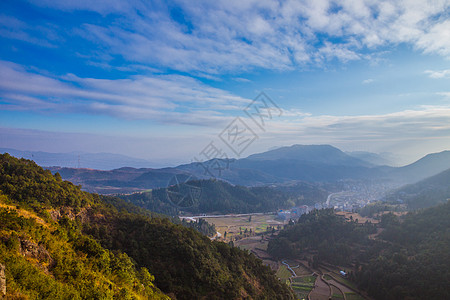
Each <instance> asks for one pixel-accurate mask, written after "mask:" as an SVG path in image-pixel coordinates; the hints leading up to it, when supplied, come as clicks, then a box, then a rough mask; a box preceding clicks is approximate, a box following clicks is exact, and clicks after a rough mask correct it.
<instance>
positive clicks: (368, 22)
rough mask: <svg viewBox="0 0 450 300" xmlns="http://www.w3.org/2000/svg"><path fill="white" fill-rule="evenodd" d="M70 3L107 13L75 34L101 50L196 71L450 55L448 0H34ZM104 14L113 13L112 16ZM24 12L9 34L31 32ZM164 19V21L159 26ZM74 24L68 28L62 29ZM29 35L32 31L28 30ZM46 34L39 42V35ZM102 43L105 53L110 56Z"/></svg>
mask: <svg viewBox="0 0 450 300" xmlns="http://www.w3.org/2000/svg"><path fill="white" fill-rule="evenodd" d="M31 2H32V3H34V4H35V5H39V6H45V7H53V8H54V9H58V10H62V11H94V12H97V13H99V14H101V15H103V16H106V15H108V20H111V21H104V22H95V23H94V22H85V23H82V24H79V26H77V27H76V29H73V30H74V31H75V33H77V34H78V35H79V36H81V37H82V38H84V39H85V40H87V41H92V42H93V43H95V44H100V45H101V47H100V48H98V47H97V48H98V49H97V50H96V52H95V53H93V52H92V53H89V52H88V51H87V52H86V53H84V54H85V55H91V56H95V57H96V59H102V58H103V59H111V57H110V56H111V55H112V56H121V57H123V58H125V59H126V60H128V61H132V62H137V63H140V64H147V65H151V66H154V67H163V68H170V69H173V70H178V71H183V72H197V73H198V74H218V73H223V72H242V71H245V70H249V69H252V68H265V69H275V70H289V69H295V68H298V67H299V66H302V65H305V64H319V65H321V64H322V63H323V62H324V61H329V60H332V59H337V60H340V61H344V62H345V61H351V60H359V59H370V57H372V55H371V54H374V53H377V52H379V51H383V47H384V46H390V45H398V44H400V43H406V44H409V45H412V46H413V47H414V48H416V49H417V50H419V51H423V52H426V53H435V54H438V55H442V56H445V57H450V38H449V34H450V21H449V20H447V19H446V18H447V17H448V14H447V13H446V12H448V10H449V8H450V1H448V0H442V1H432V2H429V1H420V0H408V1H395V2H391V1H371V0H366V1H353V0H345V1H332V0H324V1H316V0H310V1H275V0H272V1H270V0H269V1H200V2H197V3H196V5H192V2H191V1H183V0H180V1H175V3H173V4H171V5H165V4H163V3H158V2H146V1H145V2H144V1H142V2H141V1H136V2H132V4H130V3H131V2H130V3H129V2H124V1H95V4H93V3H92V2H91V1H84V0H83V1H47V0H45V1H31ZM105 20H106V19H105ZM20 22H21V21H20V20H18V21H17V22H15V23H16V25H15V26H14V27H15V29H14V33H13V31H12V30H10V31H9V33H8V32H7V33H4V34H7V35H8V36H9V37H10V38H18V39H27V38H28V39H29V37H30V36H31V35H30V33H29V32H30V30H31V29H30V28H28V27H26V26H24V25H23V24H21V23H20ZM156 28H157V30H155V29H156ZM65 31H66V28H60V29H59V34H60V35H62V36H64V33H65ZM29 42H33V40H30V39H29ZM34 42H36V43H37V42H38V41H34ZM98 51H101V52H103V54H102V55H103V56H102V55H100V54H99V52H98Z"/></svg>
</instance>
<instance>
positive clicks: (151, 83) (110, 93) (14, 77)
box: [0, 62, 251, 126]
mask: <svg viewBox="0 0 450 300" xmlns="http://www.w3.org/2000/svg"><path fill="white" fill-rule="evenodd" d="M0 96H1V102H0V107H1V108H2V109H10V110H30V111H34V112H39V111H49V110H50V111H55V112H78V113H88V114H89V113H91V114H106V115H112V116H116V117H119V118H125V119H126V118H129V119H147V120H155V121H159V122H163V123H178V124H194V125H201V126H210V125H211V124H214V125H217V124H218V123H219V124H221V123H223V122H225V121H226V120H228V119H229V118H230V115H227V114H225V113H224V112H226V111H231V112H234V111H236V110H240V109H242V108H243V107H245V106H246V105H247V104H248V103H249V102H250V101H251V100H249V99H244V98H242V97H239V96H235V95H233V94H230V93H229V92H226V91H223V90H220V89H217V88H213V87H210V86H207V85H205V84H203V83H201V82H200V81H198V80H195V79H193V78H191V77H187V76H181V75H154V76H133V77H131V78H128V79H115V80H113V79H96V78H80V77H78V76H76V75H73V74H68V75H65V76H60V77H56V76H53V77H50V76H47V75H42V74H38V73H36V72H32V71H30V70H27V69H26V68H24V67H23V66H20V65H17V64H14V63H11V62H0Z"/></svg>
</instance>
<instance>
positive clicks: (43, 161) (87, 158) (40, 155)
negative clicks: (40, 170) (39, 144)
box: [0, 148, 158, 170]
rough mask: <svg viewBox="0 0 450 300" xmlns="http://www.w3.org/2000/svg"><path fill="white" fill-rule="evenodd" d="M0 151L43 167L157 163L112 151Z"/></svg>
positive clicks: (106, 167) (107, 167)
mask: <svg viewBox="0 0 450 300" xmlns="http://www.w3.org/2000/svg"><path fill="white" fill-rule="evenodd" d="M0 153H2V154H3V153H9V154H10V155H12V156H15V157H18V158H26V159H31V160H34V161H35V162H36V163H37V164H38V165H40V166H43V167H53V166H57V167H67V168H88V169H96V170H113V169H118V168H122V167H133V168H151V167H156V166H158V164H156V163H154V162H151V161H148V160H145V159H139V158H133V157H129V156H125V155H120V154H112V153H84V152H71V153H49V152H42V151H21V150H16V149H10V148H0Z"/></svg>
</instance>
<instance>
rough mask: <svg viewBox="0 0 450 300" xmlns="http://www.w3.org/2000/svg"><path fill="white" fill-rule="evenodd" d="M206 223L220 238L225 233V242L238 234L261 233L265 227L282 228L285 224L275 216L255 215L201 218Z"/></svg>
mask: <svg viewBox="0 0 450 300" xmlns="http://www.w3.org/2000/svg"><path fill="white" fill-rule="evenodd" d="M202 218H203V219H205V220H206V221H207V222H208V223H210V224H214V225H215V226H216V230H217V231H218V232H219V233H220V234H221V236H222V237H224V236H225V232H226V233H227V235H226V239H225V240H231V238H232V237H235V236H240V233H241V231H242V233H243V234H244V233H245V230H247V233H249V232H250V230H251V232H252V233H263V232H266V231H267V227H268V226H271V227H275V228H277V227H278V226H280V227H282V226H283V225H284V224H285V222H284V221H281V220H277V219H276V215H275V214H255V215H239V216H236V215H224V216H220V217H208V216H205V217H202Z"/></svg>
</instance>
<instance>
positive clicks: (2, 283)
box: [0, 264, 6, 298]
mask: <svg viewBox="0 0 450 300" xmlns="http://www.w3.org/2000/svg"><path fill="white" fill-rule="evenodd" d="M5 269H6V267H5V266H4V265H2V264H0V297H1V298H3V296H6V274H5Z"/></svg>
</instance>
